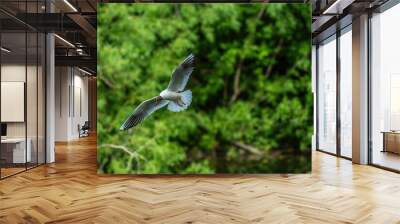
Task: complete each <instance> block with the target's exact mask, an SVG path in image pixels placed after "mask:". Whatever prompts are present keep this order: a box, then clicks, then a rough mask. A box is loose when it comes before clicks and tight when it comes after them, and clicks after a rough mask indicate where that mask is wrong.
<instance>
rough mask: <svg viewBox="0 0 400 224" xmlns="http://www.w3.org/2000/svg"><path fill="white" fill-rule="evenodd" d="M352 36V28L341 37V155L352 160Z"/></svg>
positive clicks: (345, 30)
mask: <svg viewBox="0 0 400 224" xmlns="http://www.w3.org/2000/svg"><path fill="white" fill-rule="evenodd" d="M351 48H352V35H351V26H348V27H346V28H345V29H344V30H342V31H341V36H340V154H341V156H344V157H348V158H351V156H352V149H351V145H352V144H351V141H352V138H351V136H352V125H351V124H352V109H351V108H352V100H351V99H352V73H353V72H352V66H351V65H352V49H351Z"/></svg>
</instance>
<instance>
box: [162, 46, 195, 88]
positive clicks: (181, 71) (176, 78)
mask: <svg viewBox="0 0 400 224" xmlns="http://www.w3.org/2000/svg"><path fill="white" fill-rule="evenodd" d="M193 69H194V55H193V54H190V55H189V56H188V57H187V58H186V59H185V60H184V61H183V62H182V63H181V64H180V65H179V66H178V67H177V68H176V69H175V71H174V72H173V73H172V77H171V81H170V82H169V85H168V88H167V89H168V90H170V91H174V92H178V91H182V90H184V89H185V86H186V83H187V82H188V80H189V77H190V74H192V72H193Z"/></svg>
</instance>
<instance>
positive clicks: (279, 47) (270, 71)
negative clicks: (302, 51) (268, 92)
mask: <svg viewBox="0 0 400 224" xmlns="http://www.w3.org/2000/svg"><path fill="white" fill-rule="evenodd" d="M282 46H283V39H282V38H281V39H279V42H278V46H277V47H276V48H275V51H274V53H273V54H272V57H271V61H274V60H275V59H276V57H277V56H278V54H279V53H280V52H281V49H282ZM272 68H273V64H272V63H271V65H270V66H268V68H267V70H266V71H265V77H267V78H268V77H269V76H270V75H271V73H272Z"/></svg>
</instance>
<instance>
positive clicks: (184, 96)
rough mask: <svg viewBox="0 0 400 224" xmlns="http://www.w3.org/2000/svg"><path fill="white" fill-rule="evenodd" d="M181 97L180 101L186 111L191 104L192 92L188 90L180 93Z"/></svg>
mask: <svg viewBox="0 0 400 224" xmlns="http://www.w3.org/2000/svg"><path fill="white" fill-rule="evenodd" d="M181 96H182V101H183V103H184V104H185V109H186V108H188V107H189V106H190V104H191V103H192V91H190V90H189V89H188V90H185V91H183V92H182V93H181Z"/></svg>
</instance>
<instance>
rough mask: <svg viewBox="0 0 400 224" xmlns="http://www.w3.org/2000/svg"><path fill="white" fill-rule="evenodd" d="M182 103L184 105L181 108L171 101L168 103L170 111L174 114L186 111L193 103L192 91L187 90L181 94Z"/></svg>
mask: <svg viewBox="0 0 400 224" xmlns="http://www.w3.org/2000/svg"><path fill="white" fill-rule="evenodd" d="M181 97H182V101H183V103H184V105H182V106H180V105H178V104H177V103H175V102H173V101H170V102H169V103H168V110H170V111H172V112H181V111H183V110H186V109H187V108H188V107H189V106H190V104H191V103H192V91H190V90H186V91H184V92H182V93H181Z"/></svg>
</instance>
